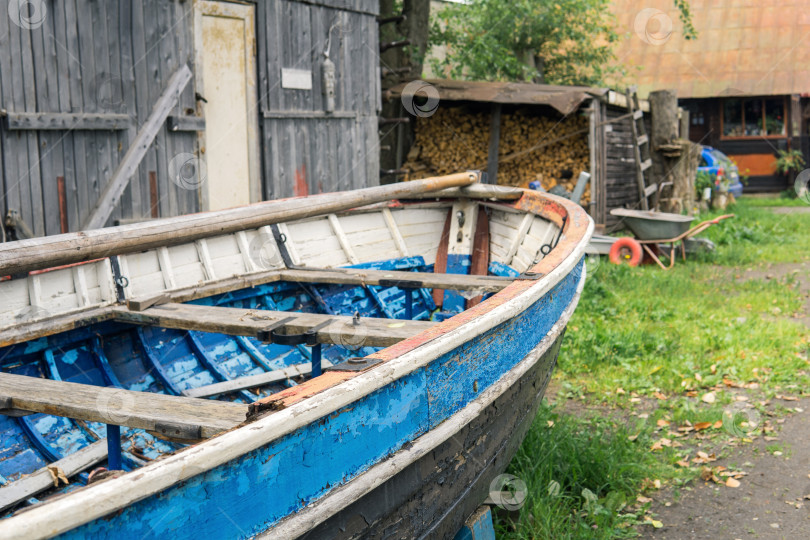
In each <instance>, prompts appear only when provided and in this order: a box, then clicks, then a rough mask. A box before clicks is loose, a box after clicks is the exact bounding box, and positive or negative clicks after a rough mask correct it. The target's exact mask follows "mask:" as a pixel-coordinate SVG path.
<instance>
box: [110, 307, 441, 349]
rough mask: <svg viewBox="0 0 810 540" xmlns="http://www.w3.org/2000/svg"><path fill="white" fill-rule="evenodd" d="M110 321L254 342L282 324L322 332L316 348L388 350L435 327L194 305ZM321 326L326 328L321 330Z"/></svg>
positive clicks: (290, 329)
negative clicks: (327, 345) (363, 347)
mask: <svg viewBox="0 0 810 540" xmlns="http://www.w3.org/2000/svg"><path fill="white" fill-rule="evenodd" d="M113 318H114V319H116V320H118V321H120V322H128V323H135V324H145V325H152V326H161V327H163V328H174V329H178V330H199V331H201V332H217V333H220V334H228V335H232V336H252V337H257V336H258V335H259V333H260V332H262V331H264V330H265V329H267V328H268V327H270V326H271V325H272V324H273V323H277V322H279V321H282V320H284V319H288V321H287V322H286V323H285V325H284V329H285V332H286V333H288V334H292V333H294V334H299V333H301V334H303V333H304V332H306V331H307V330H310V329H314V328H316V327H320V328H319V329H318V333H317V338H318V339H317V341H318V343H328V344H338V345H347V344H351V345H352V346H366V347H388V346H390V345H393V344H395V343H398V342H400V341H402V340H403V339H407V338H409V337H411V336H413V335H416V334H418V333H419V332H421V331H423V330H426V329H428V328H430V327H431V326H433V325H434V324H436V323H433V322H425V321H406V320H398V319H375V318H365V317H364V318H361V319H360V320H359V322H358V324H354V322H353V318H352V317H348V316H340V315H321V314H318V313H299V312H290V311H266V310H259V309H243V308H226V307H210V306H198V305H193V304H164V305H159V306H154V307H150V308H148V309H146V310H144V311H130V310H128V309H127V308H126V307H123V306H121V307H116V308H113ZM324 323H327V324H326V325H325V326H322V325H324Z"/></svg>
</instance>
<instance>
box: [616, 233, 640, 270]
mask: <svg viewBox="0 0 810 540" xmlns="http://www.w3.org/2000/svg"><path fill="white" fill-rule="evenodd" d="M643 256H644V253H643V252H642V250H641V244H639V243H638V242H637V241H636V240H635V239H634V238H630V237H627V236H625V237H623V238H619V239H618V240H616V241H615V242H614V243H613V245H612V246H611V247H610V253H609V254H608V257H609V258H610V262H612V263H613V264H627V265H630V266H638V265H639V263H641V258H642V257H643Z"/></svg>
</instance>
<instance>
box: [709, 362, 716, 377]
mask: <svg viewBox="0 0 810 540" xmlns="http://www.w3.org/2000/svg"><path fill="white" fill-rule="evenodd" d="M709 370H710V371H711V372H712V375H715V374H716V373H717V366H716V365H714V364H712V366H711V367H710V368H709Z"/></svg>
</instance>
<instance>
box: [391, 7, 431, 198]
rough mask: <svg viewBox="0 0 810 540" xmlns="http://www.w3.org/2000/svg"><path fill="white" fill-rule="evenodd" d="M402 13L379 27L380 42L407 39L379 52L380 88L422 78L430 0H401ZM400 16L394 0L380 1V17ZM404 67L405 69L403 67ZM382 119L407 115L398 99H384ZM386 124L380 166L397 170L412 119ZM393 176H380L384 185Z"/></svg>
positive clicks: (410, 139) (408, 143) (408, 141)
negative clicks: (395, 21) (404, 42)
mask: <svg viewBox="0 0 810 540" xmlns="http://www.w3.org/2000/svg"><path fill="white" fill-rule="evenodd" d="M401 14H402V15H405V20H403V21H400V22H398V23H389V24H383V25H381V26H380V43H387V42H392V41H401V40H409V41H410V43H411V44H410V45H408V46H407V47H395V48H392V49H389V50H387V51H385V52H384V53H382V54H381V55H380V67H381V68H382V71H383V77H382V89H383V91H385V90H386V89H387V88H390V87H392V86H395V85H397V84H399V83H400V82H405V81H412V80H415V79H419V78H421V77H422V67H423V65H424V61H425V54H426V52H427V42H428V33H429V29H430V26H429V19H430V0H404V1H403V2H402V12H401ZM397 15H400V12H398V11H396V2H395V0H380V18H381V19H385V18H388V17H395V16H397ZM406 68H407V69H406ZM380 114H381V116H382V117H383V118H399V117H404V116H408V115H407V113H405V112H404V109H403V108H402V104H401V103H400V102H399V100H391V101H384V102H383V107H382V111H381V113H380ZM415 121H416V118H411V124H395V125H392V126H386V127H384V128H383V130H382V131H381V132H380V166H381V168H383V169H399V167H400V166H401V165H402V163H404V161H405V154H407V150H408V148H410V146H411V144H412V142H413V122H415ZM398 178H399V177H398V176H396V175H388V176H383V177H382V178H381V182H382V183H384V184H387V183H391V182H395V181H397V179H398Z"/></svg>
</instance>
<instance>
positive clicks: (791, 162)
mask: <svg viewBox="0 0 810 540" xmlns="http://www.w3.org/2000/svg"><path fill="white" fill-rule="evenodd" d="M777 154H778V155H777V158H776V171H777V172H778V173H779V174H781V175H783V176H787V180H788V185H792V184H793V181H794V180H795V179H796V175H797V174H798V173H800V172H802V171H803V170H804V167H805V162H804V155H803V154H802V152H801V151H800V150H777Z"/></svg>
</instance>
